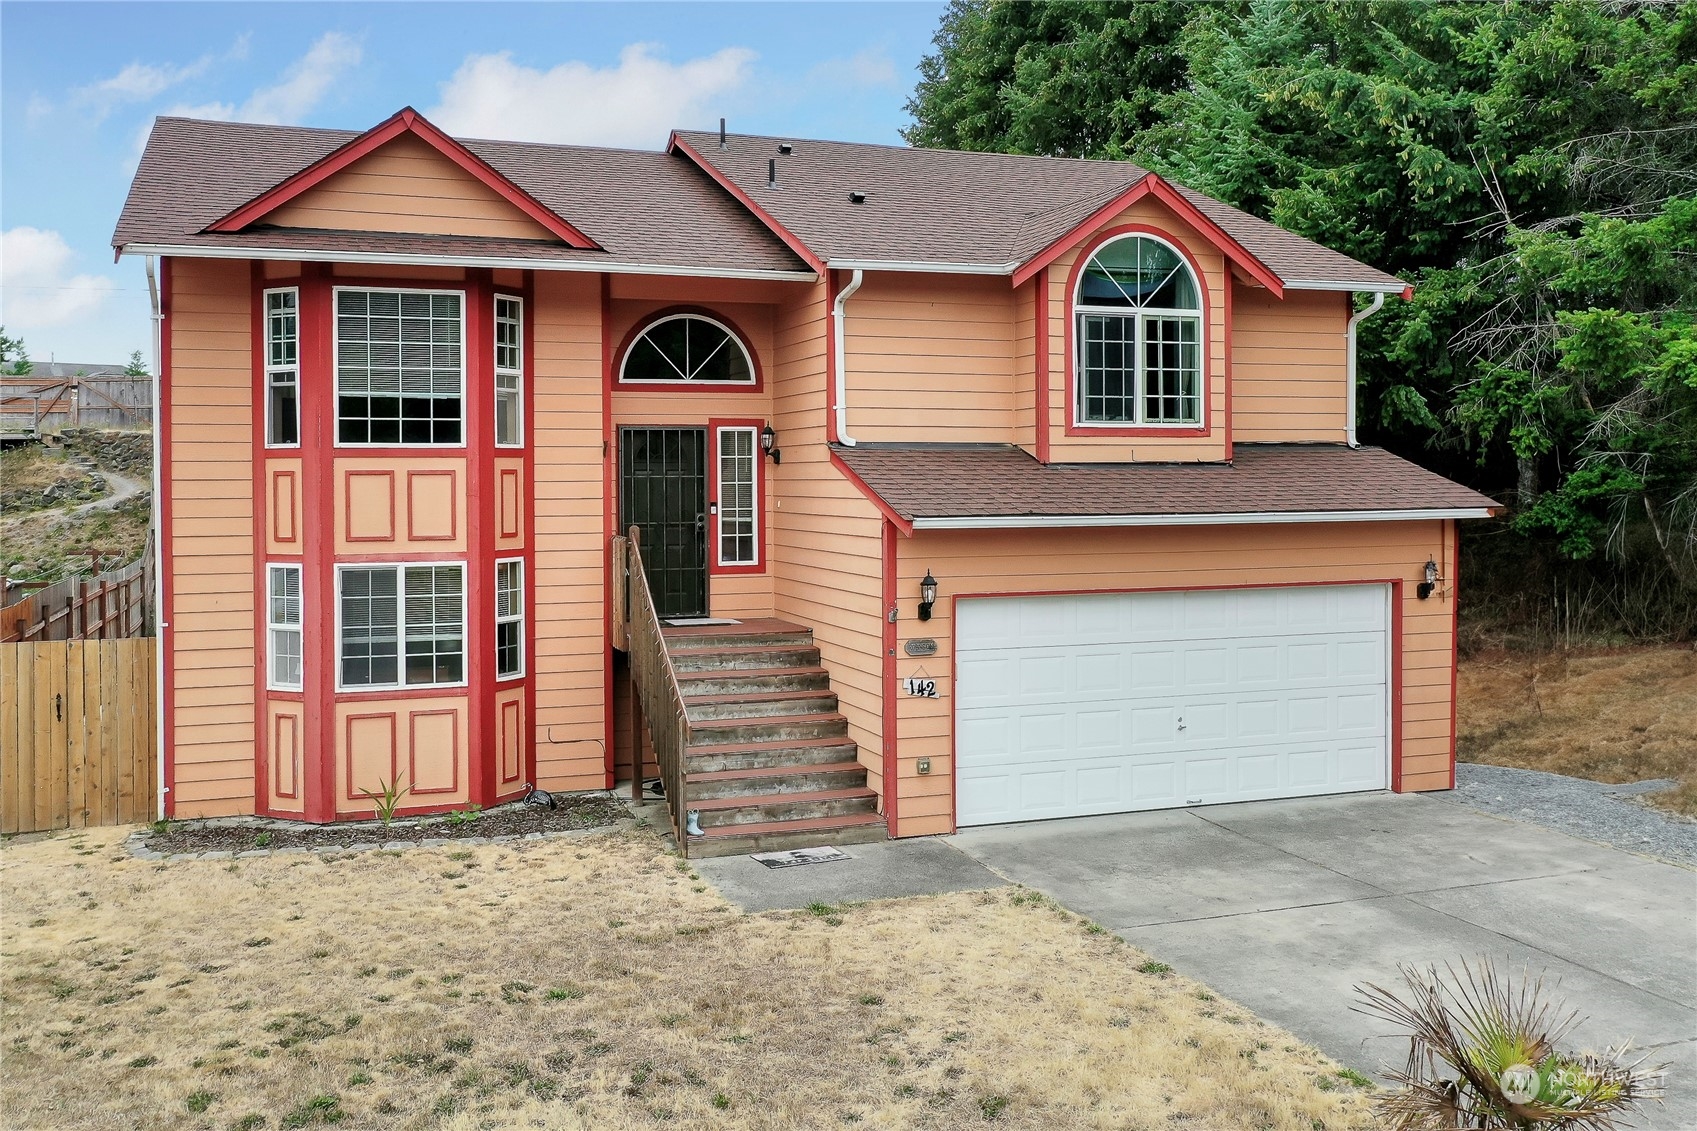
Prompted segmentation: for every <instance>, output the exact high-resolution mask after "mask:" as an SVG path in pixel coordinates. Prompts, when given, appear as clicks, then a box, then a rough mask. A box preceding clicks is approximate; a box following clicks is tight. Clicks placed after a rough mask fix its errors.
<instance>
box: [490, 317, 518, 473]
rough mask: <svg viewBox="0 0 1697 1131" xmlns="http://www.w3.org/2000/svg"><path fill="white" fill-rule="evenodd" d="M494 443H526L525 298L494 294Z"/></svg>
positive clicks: (507, 446)
mask: <svg viewBox="0 0 1697 1131" xmlns="http://www.w3.org/2000/svg"><path fill="white" fill-rule="evenodd" d="M495 443H496V445H497V446H498V447H503V448H516V447H522V446H523V444H524V300H523V299H518V298H511V297H509V296H507V295H496V296H495Z"/></svg>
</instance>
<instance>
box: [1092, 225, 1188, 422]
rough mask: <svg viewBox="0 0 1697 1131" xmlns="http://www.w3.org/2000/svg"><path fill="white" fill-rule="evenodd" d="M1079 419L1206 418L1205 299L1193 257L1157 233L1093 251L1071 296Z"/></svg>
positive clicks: (1176, 420) (1119, 240)
mask: <svg viewBox="0 0 1697 1131" xmlns="http://www.w3.org/2000/svg"><path fill="white" fill-rule="evenodd" d="M1073 311H1074V317H1075V319H1076V322H1075V333H1076V337H1077V342H1078V354H1077V357H1076V359H1075V363H1076V366H1077V382H1076V385H1077V400H1076V403H1075V404H1074V406H1073V412H1074V414H1075V415H1074V420H1075V421H1076V422H1077V423H1078V424H1080V425H1085V426H1088V425H1134V426H1135V425H1156V426H1159V425H1168V424H1173V425H1192V426H1194V425H1199V424H1201V423H1202V399H1203V390H1202V333H1203V327H1202V300H1201V292H1200V290H1199V289H1198V285H1197V280H1196V276H1195V275H1194V274H1193V273H1192V272H1191V270H1190V265H1189V264H1188V263H1187V262H1185V259H1184V257H1183V256H1182V255H1180V254H1179V253H1178V252H1177V251H1176V250H1174V248H1173V247H1171V246H1170V245H1169V244H1167V243H1165V242H1164V241H1162V240H1159V239H1155V238H1154V237H1151V236H1141V235H1132V236H1122V237H1120V238H1119V239H1116V240H1113V241H1111V242H1109V243H1107V244H1104V245H1103V246H1102V247H1101V248H1099V249H1097V251H1096V253H1095V254H1094V255H1092V256H1091V257H1090V261H1089V263H1087V264H1086V265H1085V268H1084V271H1083V273H1082V274H1081V275H1080V277H1079V281H1078V293H1077V294H1076V295H1075V296H1074V304H1073Z"/></svg>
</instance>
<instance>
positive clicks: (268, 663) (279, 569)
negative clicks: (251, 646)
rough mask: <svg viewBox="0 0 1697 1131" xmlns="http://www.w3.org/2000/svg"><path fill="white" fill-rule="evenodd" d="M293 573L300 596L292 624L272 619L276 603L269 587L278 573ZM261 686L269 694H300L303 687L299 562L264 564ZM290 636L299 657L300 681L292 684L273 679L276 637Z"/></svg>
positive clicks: (302, 592) (303, 609)
mask: <svg viewBox="0 0 1697 1131" xmlns="http://www.w3.org/2000/svg"><path fill="white" fill-rule="evenodd" d="M287 572H293V573H294V575H295V589H296V591H297V592H298V593H299V594H300V596H299V597H298V598H297V600H298V601H299V603H300V619H299V620H298V621H297V622H295V623H294V624H289V623H287V622H284V621H279V620H277V619H276V617H275V616H274V606H273V602H274V601H275V600H276V596H275V591H274V590H273V588H272V586H273V585H274V584H275V581H274V578H275V577H276V575H278V574H280V573H287ZM264 601H265V686H266V689H267V690H270V691H300V690H303V689H304V687H305V685H306V577H305V574H304V572H303V570H302V567H301V564H300V563H299V562H267V563H265V594H264ZM280 632H283V633H290V634H292V635H293V636H294V638H295V640H296V642H297V644H298V647H297V648H296V653H297V654H298V655H299V656H300V679H299V680H297V681H296V682H294V683H289V682H287V681H286V680H282V679H279V678H278V677H277V634H278V633H280Z"/></svg>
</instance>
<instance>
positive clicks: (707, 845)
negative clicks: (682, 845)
mask: <svg viewBox="0 0 1697 1131" xmlns="http://www.w3.org/2000/svg"><path fill="white" fill-rule="evenodd" d="M702 831H703V832H705V833H706V835H705V836H699V837H690V838H689V847H688V854H689V855H690V856H691V857H692V858H695V859H702V858H705V857H712V856H742V855H745V854H747V853H751V852H779V851H782V850H784V849H789V848H816V847H819V846H821V845H828V844H869V843H871V842H873V841H880V840H888V839H889V835H890V834H889V830H888V829H887V828H886V827H885V826H884V818H883V815H882V814H879V813H855V814H851V815H846V816H841V817H816V818H813V819H812V820H805V821H765V822H760V823H758V824H746V825H719V826H716V827H713V828H704V829H703V830H702Z"/></svg>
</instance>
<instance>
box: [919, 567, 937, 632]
mask: <svg viewBox="0 0 1697 1131" xmlns="http://www.w3.org/2000/svg"><path fill="white" fill-rule="evenodd" d="M936 603H937V579H936V578H935V577H932V576H931V571H930V570H926V571H925V577H924V578H923V579H922V580H921V581H920V583H919V619H920V620H930V619H931V606H932V605H935V604H936Z"/></svg>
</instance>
